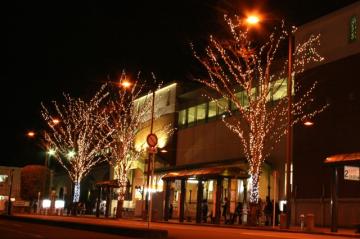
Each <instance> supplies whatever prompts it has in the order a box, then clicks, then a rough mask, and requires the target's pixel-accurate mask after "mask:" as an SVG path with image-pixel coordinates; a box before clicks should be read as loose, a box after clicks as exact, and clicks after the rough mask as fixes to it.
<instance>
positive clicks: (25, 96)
mask: <svg viewBox="0 0 360 239" xmlns="http://www.w3.org/2000/svg"><path fill="white" fill-rule="evenodd" d="M352 2H355V1H354V0H352V1H350V0H326V1H325V0H320V1H315V0H312V1H308V0H272V1H270V0H267V1H266V0H257V1H250V0H247V1H240V0H236V1H235V0H233V1H230V0H228V1H215V0H208V1H200V0H181V1H145V0H144V1H137V0H117V1H95V0H89V1H83V2H82V3H81V2H80V1H71V2H70V1H16V0H14V1H11V3H10V5H7V6H6V7H5V6H2V7H1V8H2V10H1V14H2V15H3V16H6V20H5V24H6V26H5V28H3V29H4V30H3V31H5V34H4V33H3V34H2V36H3V38H5V39H6V40H5V41H6V42H5V44H2V46H3V47H4V48H5V49H4V51H2V52H5V55H3V62H4V60H5V64H3V66H4V65H5V71H3V72H1V78H2V81H1V83H2V87H1V88H2V94H1V102H2V110H3V113H2V119H3V123H2V129H3V132H2V142H3V143H2V155H1V157H0V158H1V159H0V165H18V166H23V165H25V164H28V163H42V162H43V160H44V155H43V154H41V153H40V149H39V148H38V147H37V146H36V145H37V141H36V139H33V140H29V139H28V138H26V132H27V131H28V130H30V129H33V130H41V127H42V126H41V122H42V119H41V117H40V102H45V103H49V102H50V101H51V100H59V99H62V92H67V93H70V94H71V95H73V96H85V97H86V96H87V95H89V94H92V93H93V92H94V91H95V90H96V89H97V88H98V87H99V86H100V85H101V84H102V83H103V82H104V81H107V80H113V81H115V80H116V79H117V78H118V76H119V74H120V73H121V71H122V70H123V69H125V70H126V71H127V72H128V73H130V74H137V72H138V71H142V72H144V78H146V75H148V73H149V72H154V73H155V75H156V76H157V78H158V79H159V80H162V81H164V82H170V81H174V80H177V81H190V80H191V77H190V76H191V75H193V74H194V72H197V71H198V70H199V68H200V65H198V64H197V62H196V61H195V60H194V57H193V56H192V53H191V50H190V47H189V43H190V42H193V43H194V44H195V45H197V44H198V45H201V44H203V43H204V42H206V40H207V39H208V36H209V34H210V33H214V35H216V34H217V33H221V29H223V26H224V22H223V14H224V13H227V14H230V15H232V14H234V13H236V14H238V15H244V14H245V12H247V11H252V10H255V9H257V10H258V11H260V12H267V13H268V14H266V16H265V17H266V18H267V19H270V20H278V19H286V20H287V21H288V22H290V23H292V24H295V25H301V24H303V23H306V22H308V21H310V20H313V19H315V18H317V17H320V16H322V15H325V14H326V13H329V12H331V11H333V10H335V9H339V8H341V7H344V6H346V5H348V4H350V3H352ZM270 13H271V14H270ZM148 80H149V79H148Z"/></svg>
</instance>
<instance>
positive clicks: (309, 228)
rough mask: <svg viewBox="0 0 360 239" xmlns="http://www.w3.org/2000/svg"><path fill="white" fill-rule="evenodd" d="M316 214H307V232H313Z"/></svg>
mask: <svg viewBox="0 0 360 239" xmlns="http://www.w3.org/2000/svg"><path fill="white" fill-rule="evenodd" d="M314 217H315V216H314V214H312V213H308V214H306V221H305V224H306V230H307V231H313V230H314V219H315V218H314Z"/></svg>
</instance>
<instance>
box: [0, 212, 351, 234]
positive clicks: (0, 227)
mask: <svg viewBox="0 0 360 239" xmlns="http://www.w3.org/2000/svg"><path fill="white" fill-rule="evenodd" d="M45 218H47V219H48V220H51V219H53V220H54V219H57V220H59V218H60V217H45ZM63 220H66V221H74V222H75V221H77V222H79V221H81V222H83V223H94V222H96V224H99V225H101V224H104V225H112V226H116V225H118V226H130V227H138V228H146V227H147V223H145V222H142V221H129V220H101V219H95V218H66V217H64V218H63ZM150 227H151V228H154V229H164V230H168V235H169V237H168V238H169V239H203V238H206V239H275V238H279V239H345V238H346V239H349V237H340V236H330V235H318V234H305V233H291V232H276V231H263V230H247V229H240V228H223V227H217V226H194V225H181V224H168V223H151V226H150ZM0 238H1V239H10V238H11V239H12V238H15V239H17V238H29V239H32V238H51V239H58V238H59V239H60V238H64V239H72V238H74V239H75V238H76V239H83V238H84V239H93V238H100V239H103V238H104V239H112V238H118V239H122V238H126V237H123V236H117V235H111V234H103V233H96V232H87V231H81V230H75V229H68V228H63V227H55V226H45V225H42V224H35V223H24V222H17V221H7V220H2V219H0Z"/></svg>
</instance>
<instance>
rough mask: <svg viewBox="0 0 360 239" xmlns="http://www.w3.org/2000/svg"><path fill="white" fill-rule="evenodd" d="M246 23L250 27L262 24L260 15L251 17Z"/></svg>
mask: <svg viewBox="0 0 360 239" xmlns="http://www.w3.org/2000/svg"><path fill="white" fill-rule="evenodd" d="M245 21H246V23H247V24H248V25H255V24H258V23H259V22H260V16H258V15H249V16H248V17H247V18H246V19H245Z"/></svg>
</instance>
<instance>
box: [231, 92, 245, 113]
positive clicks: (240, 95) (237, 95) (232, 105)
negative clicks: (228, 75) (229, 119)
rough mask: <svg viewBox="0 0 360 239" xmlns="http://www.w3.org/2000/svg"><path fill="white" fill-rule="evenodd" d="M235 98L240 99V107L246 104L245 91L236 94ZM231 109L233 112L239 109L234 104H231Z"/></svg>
mask: <svg viewBox="0 0 360 239" xmlns="http://www.w3.org/2000/svg"><path fill="white" fill-rule="evenodd" d="M235 96H236V98H237V99H238V101H239V103H240V105H243V104H244V100H243V98H244V91H241V92H238V93H236V94H235ZM231 109H232V110H237V107H236V105H235V103H234V102H231Z"/></svg>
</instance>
